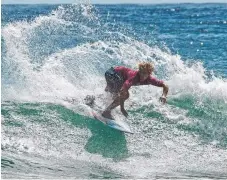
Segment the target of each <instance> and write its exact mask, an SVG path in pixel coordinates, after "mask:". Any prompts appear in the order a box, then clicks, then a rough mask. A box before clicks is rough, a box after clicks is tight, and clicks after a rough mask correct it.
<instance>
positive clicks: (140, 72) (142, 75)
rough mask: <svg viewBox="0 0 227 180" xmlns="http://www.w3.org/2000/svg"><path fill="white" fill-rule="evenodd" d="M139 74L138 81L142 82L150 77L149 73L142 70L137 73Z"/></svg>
mask: <svg viewBox="0 0 227 180" xmlns="http://www.w3.org/2000/svg"><path fill="white" fill-rule="evenodd" d="M139 74H140V81H144V80H146V79H147V78H148V77H149V76H150V74H151V71H148V70H146V69H144V70H142V71H139Z"/></svg>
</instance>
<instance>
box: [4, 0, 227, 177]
mask: <svg viewBox="0 0 227 180" xmlns="http://www.w3.org/2000/svg"><path fill="white" fill-rule="evenodd" d="M226 10H227V4H171V5H170V4H160V5H133V4H132V5H130V4H127V5H126V4H125V5H92V4H89V3H86V2H84V3H81V4H70V5H2V27H1V28H2V30H1V32H2V37H1V40H2V41H1V45H2V47H1V48H2V54H1V58H2V64H1V73H2V94H1V97H2V102H1V103H2V106H1V107H2V109H1V118H2V133H1V135H2V138H1V147H2V157H1V165H2V178H23V179H26V178H86V179H87V178H130V179H132V178H133V179H137V178H149V179H152V178H153V179H154V178H156V179H157V178H162V179H165V178H172V179H174V178H179V179H181V178H189V179H190V178H191V179H199V178H200V179H202V178H210V179H217V178H223V179H225V178H227V171H226V167H227V160H226V157H227V95H226V92H227V80H226V78H227V36H226V34H227V11H226ZM141 61H149V62H152V63H153V64H154V65H155V72H154V76H156V77H157V78H159V79H163V80H164V81H165V82H166V83H167V84H168V85H169V87H170V92H169V95H168V99H167V104H166V105H162V104H160V102H159V101H158V98H159V97H160V95H161V93H162V90H161V89H160V88H156V87H152V86H142V87H132V88H131V89H130V98H129V100H127V101H126V109H127V110H128V112H129V116H130V117H129V118H128V119H125V121H127V122H128V123H129V124H130V126H131V128H132V129H133V131H135V134H134V135H128V134H123V133H121V132H118V131H116V130H113V129H110V128H108V127H106V126H104V125H103V124H102V123H100V122H98V121H95V120H94V118H92V117H91V115H90V109H89V107H87V106H86V105H85V103H84V97H86V95H88V94H89V95H90V94H91V95H95V96H96V103H97V104H98V105H99V106H100V107H102V108H105V107H106V106H107V105H108V103H110V101H111V99H110V97H109V94H107V93H105V92H104V88H105V79H104V76H103V74H104V72H105V71H106V70H107V69H108V68H109V67H111V66H116V65H124V66H128V67H131V68H135V69H136V68H137V64H138V63H139V62H141ZM113 115H114V116H115V117H116V118H123V117H122V115H121V113H120V110H119V109H118V108H117V109H116V110H114V111H113Z"/></svg>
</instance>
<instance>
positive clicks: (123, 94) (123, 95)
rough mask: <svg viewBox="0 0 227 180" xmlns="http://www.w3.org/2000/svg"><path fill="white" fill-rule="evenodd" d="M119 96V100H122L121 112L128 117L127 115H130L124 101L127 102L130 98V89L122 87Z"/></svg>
mask: <svg viewBox="0 0 227 180" xmlns="http://www.w3.org/2000/svg"><path fill="white" fill-rule="evenodd" d="M118 98H119V101H120V108H121V112H122V114H123V115H124V116H125V117H127V116H128V113H127V111H126V110H125V107H124V102H125V100H126V99H128V98H129V92H128V90H125V89H121V91H120V93H119V97H118Z"/></svg>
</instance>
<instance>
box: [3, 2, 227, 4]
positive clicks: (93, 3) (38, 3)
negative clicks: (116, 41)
mask: <svg viewBox="0 0 227 180" xmlns="http://www.w3.org/2000/svg"><path fill="white" fill-rule="evenodd" d="M47 4H48V5H61V4H67V5H70V4H77V3H1V5H47ZM91 4H92V5H158V4H227V2H172V3H171V2H166V3H165V2H163V3H91Z"/></svg>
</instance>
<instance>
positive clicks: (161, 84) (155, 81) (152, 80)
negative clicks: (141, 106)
mask: <svg viewBox="0 0 227 180" xmlns="http://www.w3.org/2000/svg"><path fill="white" fill-rule="evenodd" d="M147 83H148V84H152V85H153V86H157V87H162V88H163V92H162V96H161V97H160V98H159V100H160V101H161V102H163V103H166V97H167V94H168V91H169V87H168V86H167V85H166V84H165V83H164V82H163V81H161V80H158V79H156V78H154V77H151V76H150V77H149V79H148V81H147Z"/></svg>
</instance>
